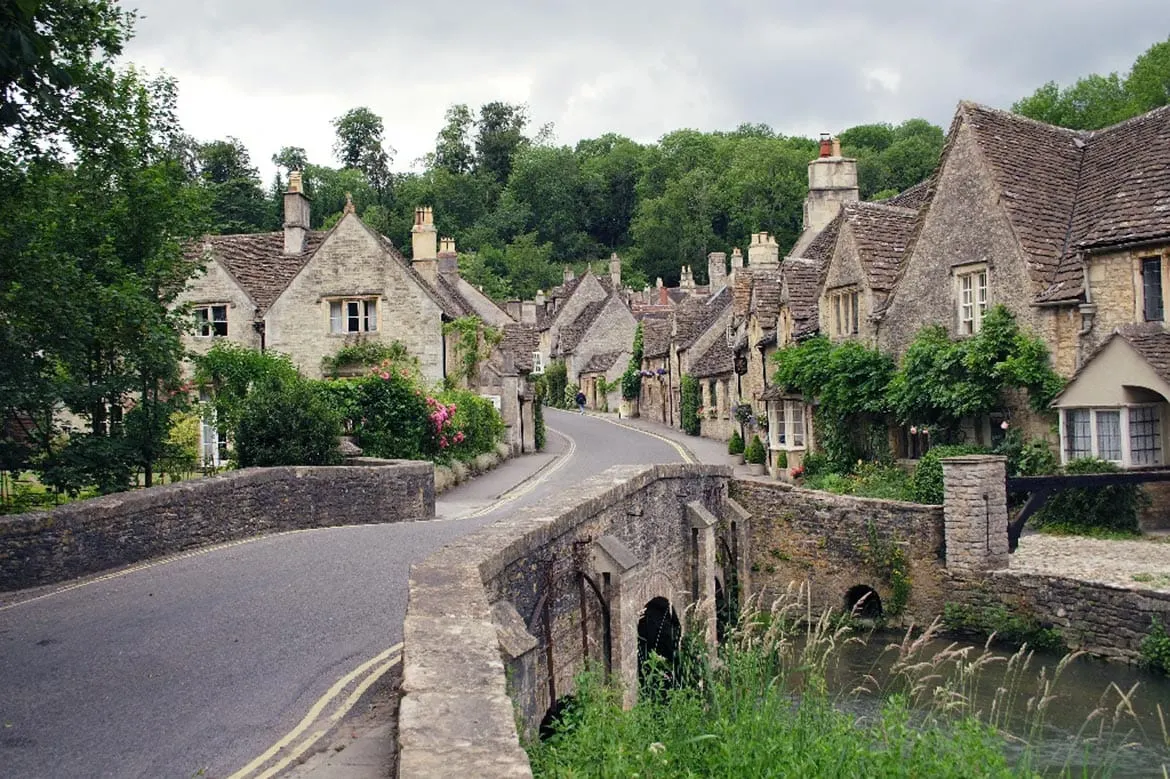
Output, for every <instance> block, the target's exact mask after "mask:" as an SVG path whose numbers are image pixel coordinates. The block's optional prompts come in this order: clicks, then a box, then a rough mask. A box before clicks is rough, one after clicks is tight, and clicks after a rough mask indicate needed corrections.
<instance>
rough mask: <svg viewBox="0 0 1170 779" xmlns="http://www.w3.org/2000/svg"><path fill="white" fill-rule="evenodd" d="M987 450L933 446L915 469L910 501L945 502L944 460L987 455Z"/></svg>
mask: <svg viewBox="0 0 1170 779" xmlns="http://www.w3.org/2000/svg"><path fill="white" fill-rule="evenodd" d="M986 453H987V450H986V449H984V448H983V447H980V446H972V445H969V444H949V445H942V446H932V447H930V449H929V450H928V451H927V453H926V454H924V455H922V459H920V460H919V461H918V467H917V468H915V469H914V476H913V478H911V480H910V495H909V497H910V499H911V500H913V501H914V502H915V503H928V504H940V503H942V502H943V471H942V462H941V460H942V458H944V457H959V456H961V455H964V454H986Z"/></svg>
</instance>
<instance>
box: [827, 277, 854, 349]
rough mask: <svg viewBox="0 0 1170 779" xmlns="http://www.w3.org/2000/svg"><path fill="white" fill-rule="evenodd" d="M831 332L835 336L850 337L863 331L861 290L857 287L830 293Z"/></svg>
mask: <svg viewBox="0 0 1170 779" xmlns="http://www.w3.org/2000/svg"><path fill="white" fill-rule="evenodd" d="M829 332H830V333H831V334H832V336H833V337H834V338H848V337H850V336H856V335H858V334H860V332H861V291H860V290H858V289H857V288H856V287H845V288H842V289H836V290H833V291H832V292H830V293H829Z"/></svg>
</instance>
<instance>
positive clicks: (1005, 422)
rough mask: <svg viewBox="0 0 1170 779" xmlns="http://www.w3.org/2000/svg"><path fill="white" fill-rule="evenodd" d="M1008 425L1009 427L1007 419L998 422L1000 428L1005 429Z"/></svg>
mask: <svg viewBox="0 0 1170 779" xmlns="http://www.w3.org/2000/svg"><path fill="white" fill-rule="evenodd" d="M1009 427H1011V425H1010V424H1008V421H1007V420H1006V419H1005V420H1004V421H1002V422H1000V423H999V429H1000V430H1007V429H1008V428H1009Z"/></svg>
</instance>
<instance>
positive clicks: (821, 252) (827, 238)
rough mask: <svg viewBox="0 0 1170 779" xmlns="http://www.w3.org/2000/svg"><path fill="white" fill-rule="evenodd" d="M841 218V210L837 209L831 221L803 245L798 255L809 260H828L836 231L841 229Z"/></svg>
mask: <svg viewBox="0 0 1170 779" xmlns="http://www.w3.org/2000/svg"><path fill="white" fill-rule="evenodd" d="M842 219H843V217H842V215H841V212H840V211H838V212H837V215H836V216H835V217H833V221H831V222H829V224H827V225H826V226H825V229H823V230H821V231H820V232H819V233H817V237H816V238H814V239H813V240H812V242H811V243H810V244H809V245H808V246H806V247H805V249H804V252H802V253H801V255H800V256H801V257H804V258H806V259H809V260H823V261H825V262H828V260H829V258H831V257H832V256H833V248H834V247H835V246H836V245H837V233H838V232H840V230H841V220H842Z"/></svg>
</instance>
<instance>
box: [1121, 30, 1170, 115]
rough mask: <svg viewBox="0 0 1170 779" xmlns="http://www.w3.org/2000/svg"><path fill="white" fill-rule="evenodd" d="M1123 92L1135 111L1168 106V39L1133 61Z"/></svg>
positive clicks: (1169, 68)
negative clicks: (1127, 96)
mask: <svg viewBox="0 0 1170 779" xmlns="http://www.w3.org/2000/svg"><path fill="white" fill-rule="evenodd" d="M1125 91H1126V92H1128V93H1129V96H1130V98H1131V99H1132V100H1133V104H1134V108H1135V109H1136V110H1137V111H1143V112H1144V111H1152V110H1154V109H1155V108H1159V107H1161V106H1164V105H1168V104H1170V38H1167V39H1166V40H1164V41H1162V42H1161V43H1155V44H1154V45H1153V46H1151V47H1150V48H1148V49H1146V51H1145V53H1143V54H1142V55H1141V56H1139V57H1138V58H1137V59H1136V60H1135V61H1134V63H1133V69H1132V70H1130V72H1129V77H1128V78H1127V79H1126V80H1125Z"/></svg>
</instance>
